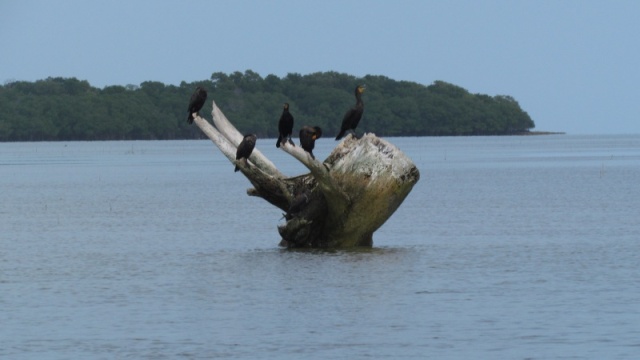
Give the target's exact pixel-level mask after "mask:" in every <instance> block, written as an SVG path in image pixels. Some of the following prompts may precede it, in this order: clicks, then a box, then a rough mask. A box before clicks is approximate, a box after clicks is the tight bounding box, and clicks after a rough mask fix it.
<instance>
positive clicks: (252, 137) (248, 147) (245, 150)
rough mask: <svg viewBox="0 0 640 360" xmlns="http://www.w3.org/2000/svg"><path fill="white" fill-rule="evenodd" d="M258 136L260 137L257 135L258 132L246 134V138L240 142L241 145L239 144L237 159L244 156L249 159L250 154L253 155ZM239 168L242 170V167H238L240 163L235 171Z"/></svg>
mask: <svg viewBox="0 0 640 360" xmlns="http://www.w3.org/2000/svg"><path fill="white" fill-rule="evenodd" d="M257 138H258V137H257V136H256V134H247V135H245V136H244V138H243V139H242V141H241V142H240V145H238V149H237V150H236V160H240V159H242V158H244V159H245V161H247V159H248V158H249V156H251V152H253V148H254V147H256V139H257ZM238 170H240V168H238V165H236V168H235V170H233V171H234V172H235V171H238Z"/></svg>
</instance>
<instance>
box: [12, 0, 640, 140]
mask: <svg viewBox="0 0 640 360" xmlns="http://www.w3.org/2000/svg"><path fill="white" fill-rule="evenodd" d="M247 69H251V70H253V71H255V72H257V73H259V74H260V75H262V76H263V77H264V76H267V75H269V74H275V75H277V76H280V77H283V76H285V75H286V74H287V73H290V72H296V73H300V74H309V73H313V72H318V71H337V72H343V73H348V74H351V75H355V76H364V75H367V74H372V75H384V76H388V77H390V78H392V79H395V80H408V81H415V82H418V83H421V84H425V85H429V84H431V83H433V82H434V81H435V80H443V81H446V82H450V83H453V84H455V85H458V86H462V87H463V88H465V89H467V90H469V91H470V92H472V93H483V94H488V95H492V96H493V95H511V96H513V97H514V98H515V99H516V100H517V101H518V102H519V103H520V106H521V107H522V108H523V109H524V110H525V111H527V112H528V113H529V115H530V116H531V117H532V118H533V120H534V121H535V123H536V129H535V130H548V131H566V132H568V133H571V134H598V133H640V99H639V98H638V97H639V95H640V90H639V89H640V87H639V86H640V1H637V0H630V1H615V0H614V1H606V0H601V1H588V0H575V1H574V0H552V1H543V0H535V1H525V0H505V1H481V0H466V1H451V0H447V1H425V0H422V1H418V0H416V1H401V0H388V1H346V0H342V1H304V0H292V1H257V0H256V1H237V0H236V1H231V0H230V1H136V0H124V1H87V0H79V1H71V0H68V1H67V0H59V1H55V0H46V1H31V0H15V1H9V0H0V82H2V83H4V82H7V81H12V80H26V81H34V80H38V79H44V78H47V77H49V76H54V77H56V76H62V77H76V78H78V79H81V80H88V81H89V82H90V83H91V85H93V86H97V87H104V86H105V85H127V84H136V85H137V84H140V83H141V82H143V81H147V80H152V81H161V82H163V83H165V84H169V83H170V84H176V85H177V84H179V83H180V82H181V81H183V80H184V81H187V82H191V81H195V80H205V79H209V77H210V76H211V74H212V73H214V72H218V71H222V72H225V73H229V72H233V71H242V72H244V71H245V70H247ZM368 91H375V89H372V88H369V89H368Z"/></svg>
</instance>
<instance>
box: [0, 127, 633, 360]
mask: <svg viewBox="0 0 640 360" xmlns="http://www.w3.org/2000/svg"><path fill="white" fill-rule="evenodd" d="M321 140H322V141H319V143H318V145H317V150H316V151H315V152H316V156H319V157H321V158H322V157H325V156H326V155H328V154H329V152H330V150H331V148H332V147H333V146H335V142H334V141H333V140H329V139H321ZM390 140H391V142H393V143H394V144H396V145H398V146H399V147H400V148H401V149H402V150H403V151H404V152H406V153H407V154H408V155H409V156H410V157H411V158H412V159H413V160H414V161H415V162H416V164H417V166H418V168H419V169H420V171H421V175H422V178H421V180H420V182H419V183H418V184H417V185H416V186H415V187H414V190H413V192H412V193H411V194H409V197H408V198H407V200H406V201H405V203H404V204H403V205H402V206H401V207H400V209H399V210H398V211H397V212H396V214H395V215H394V216H393V217H392V218H391V219H390V220H389V221H388V222H387V223H386V224H385V225H384V226H383V227H382V228H381V229H380V230H379V231H378V232H377V233H376V234H374V248H373V249H367V250H357V251H356V250H354V251H288V250H283V249H280V248H278V247H277V243H278V241H279V237H278V233H277V230H276V226H277V224H278V222H279V218H280V217H281V212H280V211H279V210H278V209H276V208H274V207H272V206H271V205H269V204H268V203H266V202H265V201H263V200H261V199H258V198H252V197H248V196H246V194H245V191H246V189H247V188H248V187H250V184H249V182H248V181H247V180H246V179H245V178H244V177H242V175H241V174H239V173H234V172H233V166H232V165H231V164H229V163H228V162H227V160H226V158H224V156H222V155H221V154H220V153H219V151H218V150H217V148H215V146H214V145H213V144H212V143H211V142H210V141H208V140H207V141H165V142H89V143H87V142H67V143H62V142H61V143H2V144H0V191H1V195H0V358H3V359H4V358H6V359H123V358H131V359H180V358H185V359H211V358H231V359H253V358H270V359H276V358H278V359H308V358H316V359H330V358H344V359H346V358H349V359H358V358H388V359H403V358H406V359H411V358H433V359H449V358H451V359H472V358H473V359H479V358H488V359H549V358H552V359H556V358H558V359H564V358H569V359H605V358H606V359H632V358H639V357H640V260H639V259H640V243H639V242H640V221H639V220H638V219H640V215H639V214H640V185H639V184H640V136H569V135H568V136H535V137H460V138H393V139H390ZM274 142H275V141H272V139H268V140H263V141H262V142H261V141H260V140H259V141H258V147H259V148H260V149H261V150H262V151H263V152H264V153H265V154H266V155H267V156H268V157H270V158H271V159H272V160H273V161H274V162H275V163H276V164H277V165H278V166H279V167H280V168H281V169H282V170H283V171H284V172H285V173H286V174H289V175H297V174H300V173H303V172H304V169H303V168H302V166H301V165H299V164H297V163H296V162H295V161H294V160H293V159H291V158H290V157H289V156H288V155H286V154H284V153H283V152H281V151H280V150H277V149H276V148H275V147H274V146H273V143H274Z"/></svg>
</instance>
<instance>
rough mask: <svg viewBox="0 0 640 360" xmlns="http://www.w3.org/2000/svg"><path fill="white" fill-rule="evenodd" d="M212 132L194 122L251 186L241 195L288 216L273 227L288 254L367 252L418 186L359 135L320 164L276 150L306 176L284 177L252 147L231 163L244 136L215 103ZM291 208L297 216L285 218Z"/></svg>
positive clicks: (386, 147) (291, 149) (399, 161)
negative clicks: (313, 250) (244, 156)
mask: <svg viewBox="0 0 640 360" xmlns="http://www.w3.org/2000/svg"><path fill="white" fill-rule="evenodd" d="M212 117H213V124H214V125H215V126H212V125H211V124H210V123H209V122H207V121H206V120H205V119H204V118H202V117H200V116H197V117H196V118H195V121H194V122H195V124H196V125H197V126H198V127H199V128H200V129H201V130H202V131H203V132H204V133H205V135H207V137H209V138H210V139H211V140H212V141H213V142H214V144H215V145H216V146H217V147H218V148H219V149H220V151H221V152H222V153H223V154H224V155H225V156H226V157H227V158H228V159H229V161H230V162H231V163H233V164H235V165H238V167H239V168H240V171H241V172H242V174H244V176H245V177H246V178H247V179H249V181H250V182H251V184H252V185H253V186H254V187H253V188H252V189H249V190H247V193H248V194H249V195H251V196H258V197H261V198H263V199H265V200H266V201H268V202H269V203H271V204H272V205H274V206H276V207H278V208H280V209H281V210H282V211H284V212H286V213H287V215H286V216H285V220H286V223H284V224H282V225H280V226H278V231H279V233H280V236H281V237H282V241H281V243H280V244H281V245H282V246H286V247H353V246H372V245H373V233H374V232H375V231H376V230H377V229H378V228H379V227H380V226H382V224H384V222H385V221H386V220H387V219H388V218H389V217H390V216H391V215H392V214H393V213H394V212H395V211H396V209H397V208H398V207H399V206H400V204H402V201H403V200H404V199H405V198H406V196H407V195H408V194H409V192H410V191H411V189H412V188H413V186H414V185H415V184H416V182H417V181H418V180H419V179H420V172H419V171H418V169H417V168H416V166H415V165H414V163H413V162H412V161H411V159H409V158H408V157H407V156H406V155H405V154H404V153H403V152H402V151H400V150H399V149H398V148H397V147H395V146H394V145H393V144H391V143H389V142H387V141H385V140H383V139H380V138H378V137H376V136H375V135H374V134H365V135H364V136H363V137H362V138H360V139H357V138H355V137H353V136H352V135H349V136H347V137H346V138H345V139H344V140H343V141H341V142H340V143H338V146H336V148H335V149H334V150H333V152H332V153H331V154H330V155H329V157H328V158H327V159H326V160H324V161H323V162H320V161H318V160H317V159H313V158H312V157H311V156H310V155H309V153H307V152H305V151H304V150H303V149H302V148H300V147H299V146H291V145H290V144H288V143H283V144H282V146H281V147H280V149H282V150H283V151H285V152H287V153H288V154H290V155H291V156H293V157H294V158H295V159H297V160H298V161H300V162H301V163H302V164H304V165H305V166H306V167H307V168H308V169H309V171H310V173H308V174H304V175H299V176H296V177H285V176H284V175H283V174H282V173H280V171H279V170H278V169H277V168H276V166H275V165H274V164H273V163H272V162H271V161H270V160H269V159H267V158H266V157H265V156H264V155H263V154H262V153H261V152H260V151H259V150H258V146H256V149H255V150H254V151H253V153H252V154H251V156H250V157H249V160H248V161H247V162H244V161H237V162H236V160H235V152H236V148H237V146H238V144H239V143H240V141H241V140H242V134H241V133H240V132H239V131H238V130H236V128H235V127H234V126H233V125H232V124H231V122H229V120H228V119H227V118H226V117H225V116H224V114H223V113H222V111H220V109H219V108H218V107H217V106H216V104H215V102H213V111H212ZM294 203H295V205H296V206H295V211H290V208H291V205H292V204H294Z"/></svg>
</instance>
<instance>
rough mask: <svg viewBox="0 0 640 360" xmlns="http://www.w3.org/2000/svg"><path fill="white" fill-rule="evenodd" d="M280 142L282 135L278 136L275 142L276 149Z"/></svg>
mask: <svg viewBox="0 0 640 360" xmlns="http://www.w3.org/2000/svg"><path fill="white" fill-rule="evenodd" d="M280 141H282V135H280V136H278V141H276V147H277V148H279V147H280Z"/></svg>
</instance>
